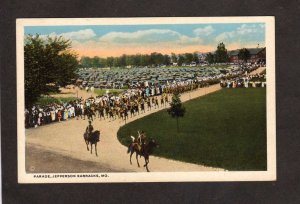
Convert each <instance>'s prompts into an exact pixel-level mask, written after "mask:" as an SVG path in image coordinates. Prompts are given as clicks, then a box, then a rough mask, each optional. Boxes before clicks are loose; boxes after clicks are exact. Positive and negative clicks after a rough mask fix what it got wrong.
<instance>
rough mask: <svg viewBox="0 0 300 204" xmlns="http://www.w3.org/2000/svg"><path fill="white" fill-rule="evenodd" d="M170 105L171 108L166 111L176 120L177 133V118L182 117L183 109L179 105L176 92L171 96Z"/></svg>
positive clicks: (180, 104)
mask: <svg viewBox="0 0 300 204" xmlns="http://www.w3.org/2000/svg"><path fill="white" fill-rule="evenodd" d="M170 105H171V107H170V108H169V109H168V110H167V111H168V113H169V114H170V115H171V116H172V117H173V118H176V122H177V132H179V124H178V119H179V117H183V116H184V114H185V107H183V105H182V103H181V100H180V94H179V93H178V92H175V93H174V94H173V96H172V101H171V103H170Z"/></svg>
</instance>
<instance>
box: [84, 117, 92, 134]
mask: <svg viewBox="0 0 300 204" xmlns="http://www.w3.org/2000/svg"><path fill="white" fill-rule="evenodd" d="M93 130H94V127H93V126H92V121H90V120H89V125H88V126H87V127H86V129H85V132H86V133H87V134H88V136H90V135H91V134H92V132H93Z"/></svg>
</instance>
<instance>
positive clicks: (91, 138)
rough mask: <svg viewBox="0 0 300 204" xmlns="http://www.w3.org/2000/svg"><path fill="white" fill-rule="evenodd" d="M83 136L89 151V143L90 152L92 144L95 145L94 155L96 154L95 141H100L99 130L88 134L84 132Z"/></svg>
mask: <svg viewBox="0 0 300 204" xmlns="http://www.w3.org/2000/svg"><path fill="white" fill-rule="evenodd" d="M83 138H84V141H85V143H86V147H87V150H88V151H89V144H90V145H91V154H92V153H93V146H92V145H93V144H94V145H95V152H96V156H98V154H97V142H99V141H100V131H99V130H96V131H94V132H92V133H91V134H90V135H89V134H88V133H86V132H85V133H84V134H83Z"/></svg>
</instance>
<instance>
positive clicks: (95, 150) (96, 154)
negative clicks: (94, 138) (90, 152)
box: [95, 142, 98, 157]
mask: <svg viewBox="0 0 300 204" xmlns="http://www.w3.org/2000/svg"><path fill="white" fill-rule="evenodd" d="M95 152H96V156H97V157H98V154H97V142H96V143H95Z"/></svg>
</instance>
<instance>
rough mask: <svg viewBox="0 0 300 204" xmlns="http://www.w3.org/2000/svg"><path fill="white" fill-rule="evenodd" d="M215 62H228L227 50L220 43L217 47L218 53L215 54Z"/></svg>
mask: <svg viewBox="0 0 300 204" xmlns="http://www.w3.org/2000/svg"><path fill="white" fill-rule="evenodd" d="M215 61H216V62H220V63H222V62H228V61H229V58H228V54H227V49H226V48H225V44H224V43H220V44H219V45H218V47H217V50H216V53H215Z"/></svg>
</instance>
